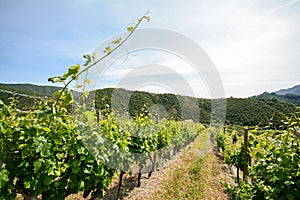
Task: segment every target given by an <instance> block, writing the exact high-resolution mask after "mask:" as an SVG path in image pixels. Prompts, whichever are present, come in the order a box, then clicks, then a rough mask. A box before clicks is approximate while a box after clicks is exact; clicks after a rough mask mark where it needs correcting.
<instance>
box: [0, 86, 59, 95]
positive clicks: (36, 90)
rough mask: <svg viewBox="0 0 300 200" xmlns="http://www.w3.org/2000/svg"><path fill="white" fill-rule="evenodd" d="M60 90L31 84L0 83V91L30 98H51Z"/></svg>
mask: <svg viewBox="0 0 300 200" xmlns="http://www.w3.org/2000/svg"><path fill="white" fill-rule="evenodd" d="M59 89H61V88H60V87H55V86H41V85H33V84H28V83H25V84H22V83H21V84H4V83H0V90H6V91H11V92H16V93H21V94H27V95H32V96H51V95H52V94H53V92H55V91H57V90H59Z"/></svg>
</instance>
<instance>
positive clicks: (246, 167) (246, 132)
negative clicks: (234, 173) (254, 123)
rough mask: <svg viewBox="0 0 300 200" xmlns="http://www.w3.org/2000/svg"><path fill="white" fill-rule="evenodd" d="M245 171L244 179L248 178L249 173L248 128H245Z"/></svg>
mask: <svg viewBox="0 0 300 200" xmlns="http://www.w3.org/2000/svg"><path fill="white" fill-rule="evenodd" d="M244 161H245V163H246V164H245V166H244V173H243V180H245V179H246V176H247V175H248V128H245V132H244Z"/></svg>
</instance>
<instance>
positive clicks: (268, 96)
mask: <svg viewBox="0 0 300 200" xmlns="http://www.w3.org/2000/svg"><path fill="white" fill-rule="evenodd" d="M255 98H258V99H265V100H272V101H276V100H277V101H283V102H288V103H292V104H295V105H297V106H300V96H299V95H296V94H284V95H279V94H276V93H275V92H272V93H268V92H264V93H262V94H260V95H257V96H255Z"/></svg>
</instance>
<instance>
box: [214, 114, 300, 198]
mask: <svg viewBox="0 0 300 200" xmlns="http://www.w3.org/2000/svg"><path fill="white" fill-rule="evenodd" d="M299 120H300V118H299V113H298V116H295V117H294V118H292V119H288V120H287V122H285V123H283V126H282V127H281V128H282V129H281V130H269V129H266V130H260V129H259V128H258V127H256V128H253V129H251V130H249V133H248V129H245V130H243V129H242V128H241V127H229V128H228V130H226V129H225V128H224V130H223V131H220V132H218V134H217V138H216V142H217V146H218V148H219V149H220V151H221V152H222V154H223V156H224V159H225V162H226V163H227V164H228V165H230V166H231V167H233V168H234V169H236V170H233V171H235V172H234V173H235V179H236V182H237V185H232V184H228V183H224V184H225V191H226V192H228V193H229V194H230V195H231V197H232V199H289V200H291V199H299V198H300V178H299V177H300V135H299V122H300V121H299ZM266 128H268V127H266ZM245 142H247V144H246V145H245ZM233 168H231V169H233ZM240 170H241V171H242V172H243V179H242V180H240V176H241V175H240V173H239V171H240Z"/></svg>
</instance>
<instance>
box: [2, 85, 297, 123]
mask: <svg viewBox="0 0 300 200" xmlns="http://www.w3.org/2000/svg"><path fill="white" fill-rule="evenodd" d="M1 88H2V89H5V90H12V91H15V92H18V93H24V94H30V95H38V96H43V95H46V96H50V95H51V93H52V92H53V91H56V90H58V89H59V88H58V87H52V86H36V85H31V84H17V85H14V84H0V89H1ZM112 94H114V96H113V97H115V99H113V103H114V104H113V108H114V112H117V113H125V112H127V113H129V114H130V115H131V116H136V115H138V114H139V113H140V112H141V110H142V108H143V106H144V104H147V106H148V108H149V109H150V111H151V112H152V113H158V114H159V115H160V116H161V117H168V118H173V119H176V120H190V119H192V120H193V121H197V122H201V123H204V124H209V123H210V121H211V100H210V99H203V98H193V97H187V96H180V95H174V94H154V93H148V92H141V91H128V90H125V89H113V88H106V89H101V90H97V91H96V96H95V102H96V104H95V105H96V108H97V109H100V110H103V109H104V108H105V105H106V104H108V105H110V107H111V106H112V103H111V102H112V101H111V98H112ZM11 96H13V94H8V93H6V92H1V91H0V99H2V100H3V101H4V102H5V103H8V102H9V100H8V98H9V97H11ZM269 96H270V95H269V94H264V95H261V96H257V97H256V98H228V99H226V100H227V111H226V124H237V125H243V126H246V125H247V126H255V125H260V126H266V125H268V124H269V122H270V119H271V118H272V123H273V125H274V126H275V127H277V128H278V127H279V126H280V125H281V120H285V118H286V116H288V115H290V114H291V113H293V112H295V110H296V109H297V106H295V105H293V104H291V103H287V102H283V101H282V100H281V99H279V97H278V98H270V99H269ZM271 96H275V97H277V96H280V95H276V94H273V93H272V94H271ZM284 96H285V97H289V98H290V99H291V95H284ZM297 98H298V96H297V95H296V96H295V99H294V101H295V102H296V103H299V102H298V99H297ZM18 99H19V102H20V106H23V107H28V106H30V104H32V103H33V99H32V98H30V97H26V96H19V97H18ZM182 105H184V110H181V108H182ZM297 105H299V104H297ZM197 110H199V112H196V111H197Z"/></svg>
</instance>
